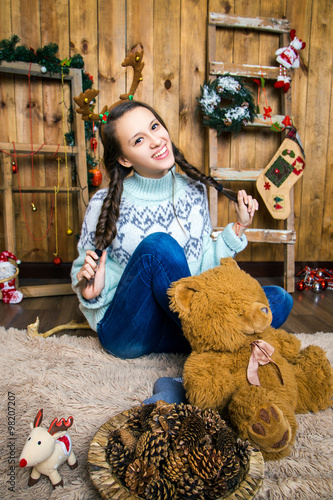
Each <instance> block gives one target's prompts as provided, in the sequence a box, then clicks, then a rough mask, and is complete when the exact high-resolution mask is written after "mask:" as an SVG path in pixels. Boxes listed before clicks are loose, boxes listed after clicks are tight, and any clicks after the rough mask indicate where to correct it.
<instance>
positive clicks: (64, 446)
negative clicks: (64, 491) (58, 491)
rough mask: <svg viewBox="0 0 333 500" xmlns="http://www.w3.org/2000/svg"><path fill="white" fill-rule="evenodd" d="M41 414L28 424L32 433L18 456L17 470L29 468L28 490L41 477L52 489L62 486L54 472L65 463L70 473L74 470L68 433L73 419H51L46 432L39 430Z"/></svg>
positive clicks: (42, 429) (74, 465)
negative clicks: (44, 478)
mask: <svg viewBox="0 0 333 500" xmlns="http://www.w3.org/2000/svg"><path fill="white" fill-rule="evenodd" d="M42 420H43V410H39V412H38V413H37V415H36V418H35V420H34V423H33V424H32V423H31V424H30V426H31V429H32V431H31V432H30V434H29V437H28V439H27V441H26V443H25V445H24V448H23V450H22V453H21V456H20V467H33V469H32V471H31V475H30V478H29V482H28V486H33V485H34V484H36V483H37V482H38V481H39V479H40V476H41V474H44V475H45V476H48V477H49V479H50V481H51V483H52V486H53V488H55V487H56V486H63V485H64V482H63V480H62V479H61V476H60V474H59V472H58V468H59V467H60V466H61V465H62V464H63V463H64V462H66V461H67V463H68V465H69V467H70V468H71V469H76V467H77V466H78V463H77V460H76V457H75V455H74V452H73V451H72V441H71V438H70V436H69V434H68V432H67V431H68V429H69V428H70V427H71V426H72V425H73V417H68V419H67V420H65V419H64V418H62V419H60V421H58V419H56V418H55V419H54V420H53V422H52V423H51V425H50V427H49V429H46V427H41V423H42Z"/></svg>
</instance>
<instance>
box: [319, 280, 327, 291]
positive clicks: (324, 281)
mask: <svg viewBox="0 0 333 500" xmlns="http://www.w3.org/2000/svg"><path fill="white" fill-rule="evenodd" d="M320 284H321V287H322V289H323V290H326V288H327V285H328V283H327V281H326V280H321V281H320Z"/></svg>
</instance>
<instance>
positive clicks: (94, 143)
mask: <svg viewBox="0 0 333 500" xmlns="http://www.w3.org/2000/svg"><path fill="white" fill-rule="evenodd" d="M97 144H98V142H97V139H96V138H95V137H92V138H91V139H90V147H91V149H92V150H93V151H94V152H95V151H96V149H97Z"/></svg>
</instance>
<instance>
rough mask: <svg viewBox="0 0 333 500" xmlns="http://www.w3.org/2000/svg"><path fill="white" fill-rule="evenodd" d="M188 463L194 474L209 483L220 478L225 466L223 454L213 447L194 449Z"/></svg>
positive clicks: (189, 455) (190, 453)
mask: <svg viewBox="0 0 333 500" xmlns="http://www.w3.org/2000/svg"><path fill="white" fill-rule="evenodd" d="M188 461H189V464H190V467H191V470H192V472H193V473H194V474H196V475H197V476H199V477H201V478H202V479H205V480H208V481H209V480H214V479H216V478H218V477H219V476H220V471H221V468H222V466H223V459H222V456H221V452H220V451H216V450H215V448H213V447H206V448H194V449H192V450H191V451H190V452H189V454H188Z"/></svg>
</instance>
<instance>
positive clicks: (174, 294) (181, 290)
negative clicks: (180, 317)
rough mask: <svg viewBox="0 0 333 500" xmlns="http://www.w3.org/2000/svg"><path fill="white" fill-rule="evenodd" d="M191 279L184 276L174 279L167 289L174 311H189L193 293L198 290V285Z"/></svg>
mask: <svg viewBox="0 0 333 500" xmlns="http://www.w3.org/2000/svg"><path fill="white" fill-rule="evenodd" d="M192 281H193V280H191V278H190V279H188V278H185V279H181V280H179V281H176V282H175V283H173V284H172V286H171V288H170V289H169V290H168V295H169V296H170V297H171V309H172V310H173V311H176V312H180V311H182V312H184V313H189V312H190V310H191V302H192V298H193V295H194V294H195V293H196V292H197V291H198V287H197V286H194V283H193V284H192V283H191V282H192Z"/></svg>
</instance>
